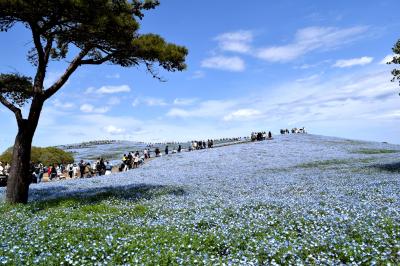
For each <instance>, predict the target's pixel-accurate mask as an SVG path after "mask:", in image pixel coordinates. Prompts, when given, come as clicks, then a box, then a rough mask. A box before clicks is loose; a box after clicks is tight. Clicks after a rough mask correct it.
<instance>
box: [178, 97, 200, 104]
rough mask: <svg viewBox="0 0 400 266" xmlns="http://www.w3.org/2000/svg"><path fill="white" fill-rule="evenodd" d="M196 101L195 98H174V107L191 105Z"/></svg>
mask: <svg viewBox="0 0 400 266" xmlns="http://www.w3.org/2000/svg"><path fill="white" fill-rule="evenodd" d="M196 101H197V99H195V98H176V99H175V100H174V105H192V104H193V103H195V102H196Z"/></svg>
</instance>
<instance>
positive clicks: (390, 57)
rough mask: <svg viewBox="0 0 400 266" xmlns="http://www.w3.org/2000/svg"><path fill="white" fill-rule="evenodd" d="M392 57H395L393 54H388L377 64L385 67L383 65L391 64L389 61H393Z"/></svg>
mask: <svg viewBox="0 0 400 266" xmlns="http://www.w3.org/2000/svg"><path fill="white" fill-rule="evenodd" d="M394 56H395V55H394V54H388V55H387V56H385V57H384V58H383V59H382V60H381V61H380V62H379V64H381V65H385V64H387V63H389V62H391V61H392V60H393V57H394Z"/></svg>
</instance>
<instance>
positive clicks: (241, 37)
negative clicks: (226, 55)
mask: <svg viewBox="0 0 400 266" xmlns="http://www.w3.org/2000/svg"><path fill="white" fill-rule="evenodd" d="M215 40H217V41H218V42H219V48H220V49H221V50H223V51H230V52H238V53H247V52H249V51H250V50H251V46H250V43H251V42H252V41H253V33H252V32H251V31H243V30H242V31H236V32H228V33H223V34H221V35H218V36H217V37H216V38H215Z"/></svg>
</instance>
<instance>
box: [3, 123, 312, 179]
mask: <svg viewBox="0 0 400 266" xmlns="http://www.w3.org/2000/svg"><path fill="white" fill-rule="evenodd" d="M290 132H291V133H306V131H305V129H304V127H303V128H300V129H297V128H293V129H292V130H291V131H289V130H288V129H281V130H280V133H281V134H289V133H290ZM266 139H272V133H271V131H268V133H267V132H266V131H262V132H252V133H251V136H250V138H249V137H244V138H242V137H240V138H224V139H219V140H213V139H208V140H207V141H205V140H195V141H190V142H188V144H187V145H185V146H184V147H182V144H180V143H164V144H162V143H161V144H160V145H157V144H151V145H150V144H149V145H147V147H146V148H145V149H143V150H142V151H140V152H139V151H135V152H133V151H131V152H129V153H127V154H124V155H123V156H122V160H121V164H119V165H116V166H115V168H114V166H113V164H112V163H111V162H109V161H105V160H104V159H103V158H98V159H97V160H96V161H95V162H93V163H92V164H91V163H90V162H89V161H88V162H85V161H84V160H80V162H79V163H70V164H67V165H66V166H64V165H63V164H54V165H51V166H44V165H43V164H42V163H40V162H39V163H31V168H30V173H32V182H33V183H40V182H41V181H42V180H43V177H44V176H46V175H47V180H48V181H52V180H59V179H66V178H70V179H71V178H90V177H93V176H102V175H110V174H111V173H112V172H113V170H114V171H115V172H117V171H119V172H124V171H129V170H132V169H135V168H138V167H139V166H140V165H142V164H144V162H145V160H147V159H150V158H151V157H152V155H151V154H152V153H154V157H160V156H162V155H163V154H162V152H161V149H160V148H159V147H155V146H156V145H157V146H161V147H163V148H164V154H165V155H168V154H170V153H172V154H174V153H180V152H182V151H194V150H202V149H207V148H208V149H210V148H213V147H214V142H217V145H218V146H221V145H224V144H226V143H231V142H236V141H243V140H245V141H249V140H251V141H261V140H266ZM170 146H172V147H173V148H172V149H170ZM151 149H153V150H152V151H151ZM9 171H10V164H9V163H5V164H3V163H2V162H0V176H8V174H9Z"/></svg>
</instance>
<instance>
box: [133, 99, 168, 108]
mask: <svg viewBox="0 0 400 266" xmlns="http://www.w3.org/2000/svg"><path fill="white" fill-rule="evenodd" d="M139 104H145V105H147V106H166V105H168V104H167V103H166V102H165V100H164V99H161V98H153V97H144V98H139V97H137V98H135V100H133V102H132V106H133V107H136V106H138V105H139Z"/></svg>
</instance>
